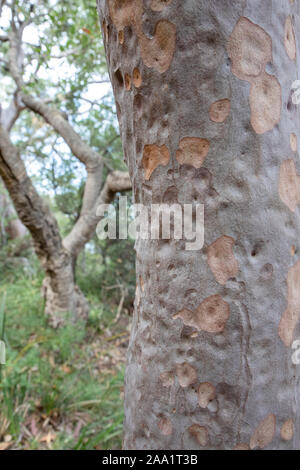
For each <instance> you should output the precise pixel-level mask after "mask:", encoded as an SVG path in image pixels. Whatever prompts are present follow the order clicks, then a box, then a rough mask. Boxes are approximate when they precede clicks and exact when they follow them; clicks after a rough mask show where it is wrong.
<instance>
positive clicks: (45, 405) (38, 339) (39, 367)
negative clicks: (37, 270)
mask: <svg viewBox="0 0 300 470" xmlns="http://www.w3.org/2000/svg"><path fill="white" fill-rule="evenodd" d="M0 276H1V273H0ZM41 284H42V276H34V278H30V276H27V277H26V276H24V275H22V276H18V275H16V274H15V273H11V274H10V275H8V276H7V275H6V276H5V280H4V279H2V280H1V278H0V317H1V314H2V317H3V314H4V312H5V335H4V340H5V344H6V348H7V351H6V353H7V354H6V356H7V361H6V364H5V365H4V366H2V368H1V371H0V373H1V375H0V450H5V449H120V448H121V441H122V428H123V375H124V363H125V356H126V349H127V346H128V340H129V329H130V326H129V323H130V317H129V315H128V313H123V314H122V315H121V316H120V318H119V320H118V321H117V322H115V312H116V311H117V307H118V306H117V305H116V306H114V308H112V310H111V311H110V312H107V311H105V309H103V305H102V304H101V302H100V301H99V300H97V299H96V298H95V297H93V298H91V299H90V298H89V300H90V305H91V314H90V318H89V321H88V324H87V325H78V324H77V325H73V326H72V325H71V326H67V327H64V328H61V329H58V330H54V329H52V328H50V327H49V326H48V325H47V322H46V319H45V317H44V314H43V299H42V297H41V293H40V291H41ZM0 367H1V366H0Z"/></svg>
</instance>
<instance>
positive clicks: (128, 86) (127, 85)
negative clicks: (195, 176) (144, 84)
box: [124, 73, 131, 91]
mask: <svg viewBox="0 0 300 470" xmlns="http://www.w3.org/2000/svg"><path fill="white" fill-rule="evenodd" d="M124 84H125V88H126V90H128V91H129V90H131V77H130V75H129V73H125V76H124Z"/></svg>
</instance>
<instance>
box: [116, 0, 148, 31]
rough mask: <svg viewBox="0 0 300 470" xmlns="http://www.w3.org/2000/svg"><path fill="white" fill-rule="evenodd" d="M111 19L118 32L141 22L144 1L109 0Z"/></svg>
mask: <svg viewBox="0 0 300 470" xmlns="http://www.w3.org/2000/svg"><path fill="white" fill-rule="evenodd" d="M108 8H109V13H110V16H111V19H112V21H113V23H114V25H115V26H116V27H117V29H118V30H120V29H123V28H124V27H125V26H130V25H132V24H135V23H137V22H139V21H141V17H142V14H143V0H108Z"/></svg>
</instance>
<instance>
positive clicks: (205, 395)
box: [198, 382, 216, 408]
mask: <svg viewBox="0 0 300 470" xmlns="http://www.w3.org/2000/svg"><path fill="white" fill-rule="evenodd" d="M215 396H216V389H215V387H214V386H213V385H212V384H210V383H209V382H203V383H201V384H200V385H199V387H198V403H199V406H200V408H207V405H208V404H209V402H211V401H212V400H214V399H215Z"/></svg>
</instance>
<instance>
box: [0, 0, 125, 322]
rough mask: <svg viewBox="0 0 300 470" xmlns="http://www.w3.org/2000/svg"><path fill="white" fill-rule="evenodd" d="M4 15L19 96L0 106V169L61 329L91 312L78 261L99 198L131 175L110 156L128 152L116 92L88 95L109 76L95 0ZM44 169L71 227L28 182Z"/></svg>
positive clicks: (109, 196)
mask: <svg viewBox="0 0 300 470" xmlns="http://www.w3.org/2000/svg"><path fill="white" fill-rule="evenodd" d="M84 3H85V4H84ZM2 17H3V18H4V19H3V22H2V32H1V36H0V41H1V44H2V48H1V49H2V50H1V52H2V57H1V62H2V80H3V82H4V83H5V84H6V90H5V92H6V96H5V100H4V99H3V101H5V102H8V96H9V95H11V98H10V103H9V104H8V105H7V106H6V107H5V106H2V107H1V127H0V175H1V176H2V178H3V181H4V183H5V185H6V188H7V189H8V192H9V194H10V196H11V198H12V201H13V203H14V206H15V208H16V211H17V213H18V216H19V218H20V219H21V221H22V222H23V223H24V225H25V226H26V227H27V228H28V230H29V232H30V234H31V236H32V239H33V243H34V248H35V251H36V253H37V255H38V257H39V259H40V262H41V264H42V266H43V268H44V270H45V274H46V276H45V280H44V284H43V288H44V296H45V312H46V314H47V315H48V316H49V319H50V322H51V323H52V324H53V325H54V326H57V325H59V324H62V323H63V322H64V320H65V315H66V313H67V312H69V313H70V312H71V313H72V314H73V318H74V319H77V318H80V317H82V318H84V317H86V315H87V312H88V305H87V302H86V299H85V298H84V295H83V294H82V292H81V291H80V289H79V288H78V287H77V285H76V280H75V266H76V260H77V257H78V254H79V253H80V252H81V251H82V249H83V248H84V246H85V244H86V243H87V242H88V241H89V240H90V239H91V238H92V236H93V235H94V232H95V228H96V225H97V223H98V221H99V217H97V216H96V209H97V207H98V205H99V204H100V203H102V202H104V203H107V202H110V201H112V200H113V198H114V195H115V194H116V193H117V192H118V191H124V190H129V189H130V181H129V177H128V174H127V173H126V172H124V171H123V172H122V171H118V169H119V170H122V169H123V166H122V163H121V162H120V160H119V158H118V159H116V160H115V161H113V160H112V161H111V162H110V163H108V161H107V157H108V155H109V154H110V153H111V152H112V151H114V150H115V149H116V146H117V148H118V149H119V150H118V153H119V155H120V153H121V151H120V146H119V142H118V134H117V132H116V130H115V127H114V125H113V124H112V123H111V120H110V121H109V122H107V118H108V116H109V114H110V113H111V112H112V109H111V103H110V102H109V98H105V97H104V98H103V101H102V102H101V103H99V102H98V100H97V99H94V98H93V97H92V98H91V97H90V96H91V94H92V90H91V88H90V87H91V86H92V85H94V84H95V83H96V84H99V83H102V84H103V83H105V82H106V81H107V79H106V77H105V67H104V64H103V59H102V57H103V54H102V53H101V45H100V43H99V41H98V40H95V38H98V36H99V35H98V34H97V29H98V28H97V17H96V10H95V5H94V3H93V2H91V1H90V2H88V5H87V4H86V2H82V1H75V2H72V3H71V4H70V2H62V3H61V2H48V1H39V2H36V3H26V4H24V2H19V1H17V0H16V1H14V0H13V1H12V2H2ZM31 37H32V39H31ZM82 57H85V60H84V61H83V60H82ZM58 66H59V67H60V71H61V73H60V72H59V71H57V67H58ZM10 133H12V136H10V135H9V134H10ZM21 154H22V155H23V159H24V160H25V164H24V161H22V158H21V156H20V155H21ZM49 154H50V155H49ZM49 156H50V158H49ZM33 158H34V160H33ZM37 158H38V161H40V162H41V163H42V167H41V165H38V161H37V160H36V159H37ZM26 159H27V161H28V160H29V159H31V164H30V168H31V175H30V171H28V169H27V168H26ZM29 161H30V160H29ZM104 166H106V167H105V168H104ZM40 168H42V170H41V171H42V173H43V174H44V175H45V179H46V180H47V182H48V184H49V183H50V185H51V189H52V190H53V192H54V197H55V202H56V204H57V206H58V207H59V208H60V209H63V211H64V212H65V213H66V214H69V215H70V217H69V222H70V226H69V227H68V228H69V230H68V232H67V233H66V234H62V233H60V230H59V226H58V223H57V221H56V219H55V217H54V215H53V213H51V211H50V210H49V207H48V205H47V204H46V203H45V201H44V200H43V199H42V198H41V196H40V195H39V194H38V192H37V191H36V189H35V188H34V186H33V184H32V179H30V176H32V177H34V173H35V172H36V171H39V169H40ZM114 170H115V171H114ZM48 187H49V186H48ZM78 188H79V191H78ZM63 235H65V236H63Z"/></svg>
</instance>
